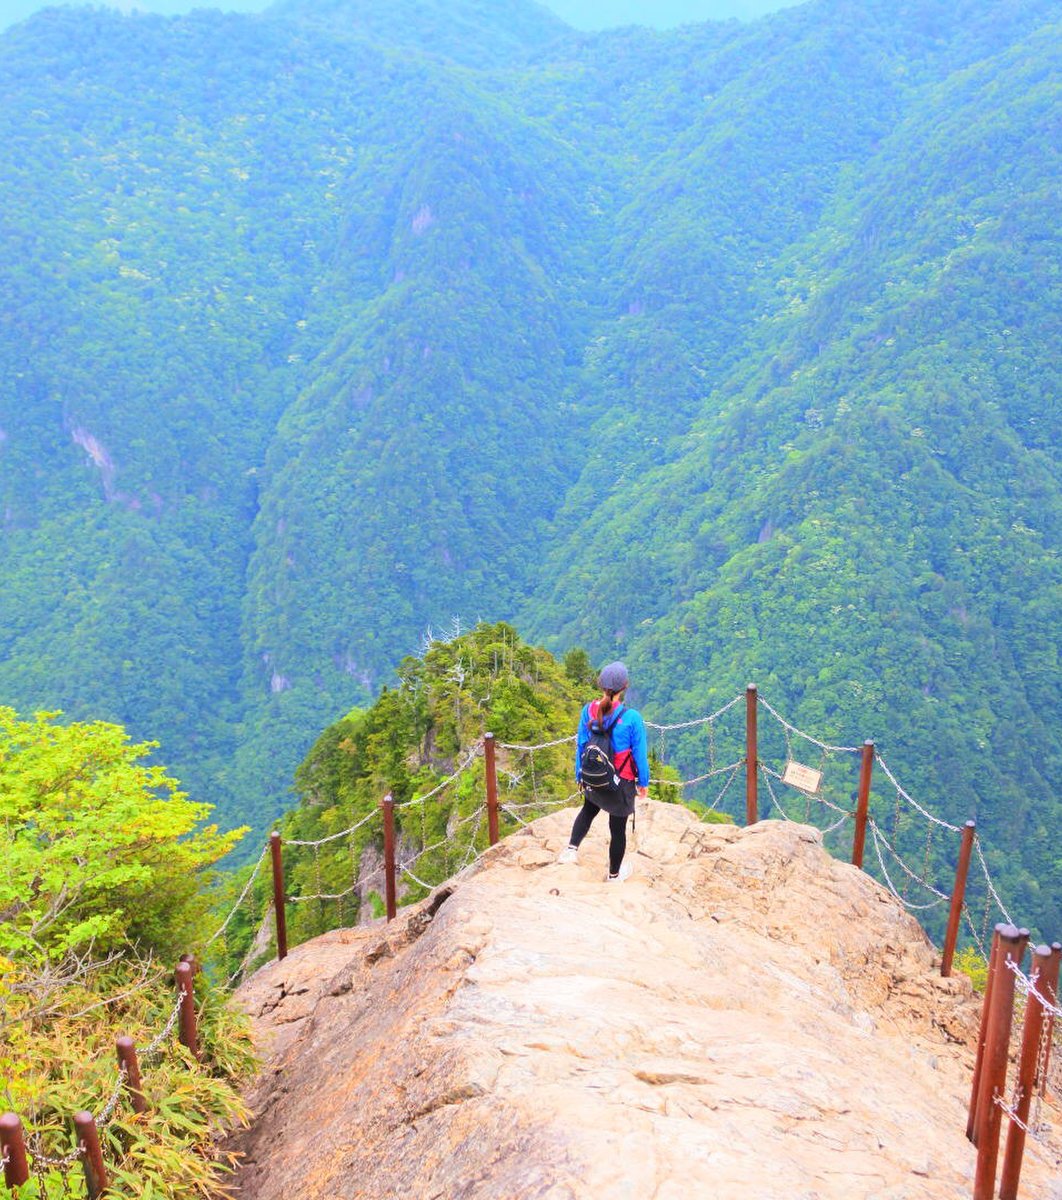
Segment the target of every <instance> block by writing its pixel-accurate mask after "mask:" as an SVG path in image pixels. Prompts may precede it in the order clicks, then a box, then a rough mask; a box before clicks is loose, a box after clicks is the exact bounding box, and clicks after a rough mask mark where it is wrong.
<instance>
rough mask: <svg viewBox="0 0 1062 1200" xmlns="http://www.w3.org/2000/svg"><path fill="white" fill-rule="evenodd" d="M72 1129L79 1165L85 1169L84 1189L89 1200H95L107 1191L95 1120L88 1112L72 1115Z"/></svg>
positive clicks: (104, 1168)
mask: <svg viewBox="0 0 1062 1200" xmlns="http://www.w3.org/2000/svg"><path fill="white" fill-rule="evenodd" d="M74 1128H75V1129H76V1130H77V1140H78V1149H79V1151H80V1153H81V1165H82V1167H84V1169H85V1188H86V1190H87V1191H88V1198H89V1200H97V1197H99V1196H102V1195H103V1193H104V1192H105V1191H106V1189H107V1184H108V1179H107V1168H106V1167H105V1166H104V1165H103V1152H102V1151H101V1150H100V1139H99V1136H98V1135H97V1133H96V1119H95V1117H93V1115H92V1113H90V1112H79V1113H74Z"/></svg>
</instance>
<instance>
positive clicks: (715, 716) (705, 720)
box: [569, 692, 745, 740]
mask: <svg viewBox="0 0 1062 1200" xmlns="http://www.w3.org/2000/svg"><path fill="white" fill-rule="evenodd" d="M744 698H745V693H744V692H738V694H737V695H736V696H735V697H734V699H733V700H731V701H730V702H729V703H728V704H724V705H723V707H722V708H720V709H718V710H717V711H716V712H714V713H712V714H711V716H709V717H697V718H696V719H695V720H693V721H680V722H679V723H678V724H677V725H658V724H657V723H656V722H655V721H646V722H645V725H646V728H647V729H659V730H662V731H666V732H668V733H673V732H674V731H675V730H677V729H694V728H696V727H697V726H698V725H711V724H712V723H713V722H714V721H718V720H719V718H720V717H721V716H722V715H723V714H724V713H726V712H729V711H730V710H731V709H732V708H733V707H734V705H735V704H739V703H740V702H741V701H742V700H744ZM569 740H571V739H569Z"/></svg>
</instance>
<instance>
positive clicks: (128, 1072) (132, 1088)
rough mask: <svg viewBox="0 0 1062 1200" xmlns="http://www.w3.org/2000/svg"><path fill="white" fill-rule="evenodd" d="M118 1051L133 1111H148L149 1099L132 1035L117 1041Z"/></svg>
mask: <svg viewBox="0 0 1062 1200" xmlns="http://www.w3.org/2000/svg"><path fill="white" fill-rule="evenodd" d="M114 1045H115V1049H116V1050H117V1051H118V1069H119V1070H121V1071H124V1072H125V1090H126V1092H127V1093H128V1095H129V1103H130V1104H132V1106H133V1112H135V1113H146V1112H147V1100H146V1099H145V1097H144V1085H143V1084H142V1082H141V1080H140V1063H139V1061H138V1059H137V1057H136V1043H135V1042H134V1041H133V1039H132V1038H131V1037H120V1038H119V1039H118V1040H117V1041H116V1042H115V1043H114Z"/></svg>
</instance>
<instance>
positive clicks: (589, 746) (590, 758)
mask: <svg viewBox="0 0 1062 1200" xmlns="http://www.w3.org/2000/svg"><path fill="white" fill-rule="evenodd" d="M622 712H623V705H622V704H621V705H620V706H619V708H617V709H615V710H614V711H613V712H611V713H609V715H608V716H607V717H606V718H605V720H604V721H599V720H596V719H592V720H591V721H590V740H589V741H588V742H587V743H586V745H585V746H584V747H583V756H582V758H581V759H580V760H579V780H580V782H581V783H582V786H583V787H584V788H590V789H591V790H592V791H595V792H610V793H613V794H615V793H616V792H618V791H619V790H620V774H619V771H617V770H616V764H615V762H614V761H613V759H614V757H615V750H614V748H613V746H612V730H613V727H614V726H615V724H616V722H617V721H618V720H619V719H620V714H621V713H622Z"/></svg>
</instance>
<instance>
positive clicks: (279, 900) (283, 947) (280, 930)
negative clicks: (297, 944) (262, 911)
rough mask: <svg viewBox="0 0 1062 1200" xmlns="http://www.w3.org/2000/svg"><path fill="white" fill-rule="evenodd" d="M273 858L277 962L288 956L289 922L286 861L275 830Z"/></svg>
mask: <svg viewBox="0 0 1062 1200" xmlns="http://www.w3.org/2000/svg"><path fill="white" fill-rule="evenodd" d="M269 849H270V851H271V853H272V856H273V916H274V918H275V920H276V929H277V960H278V961H279V960H280V959H282V958H287V956H288V922H287V914H286V913H285V911H284V859H283V856H282V855H281V852H280V850H281V847H280V834H279V833H277V831H276V830H275V829H274V830H273V832H272V833H271V834H270V835H269Z"/></svg>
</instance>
